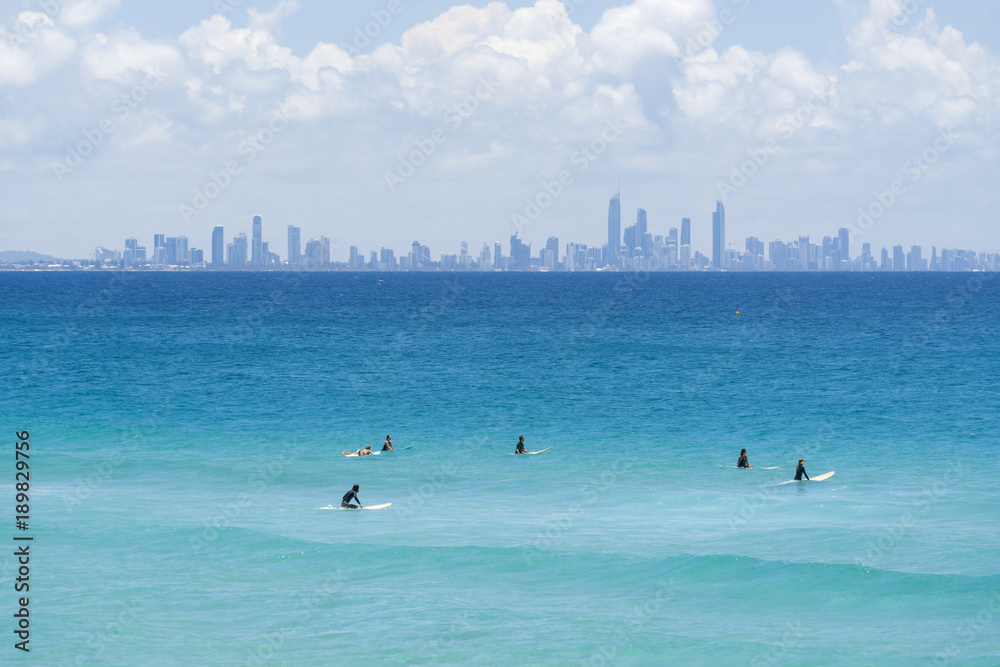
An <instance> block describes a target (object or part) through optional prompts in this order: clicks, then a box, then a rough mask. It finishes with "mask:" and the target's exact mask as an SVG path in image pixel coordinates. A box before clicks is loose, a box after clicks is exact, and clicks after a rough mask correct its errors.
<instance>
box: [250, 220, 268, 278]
mask: <svg viewBox="0 0 1000 667" xmlns="http://www.w3.org/2000/svg"><path fill="white" fill-rule="evenodd" d="M262 228H263V225H262V224H261V219H260V216H259V215H255V216H254V217H253V247H252V248H251V255H250V263H251V264H252V265H253V266H264V265H265V264H267V260H266V259H265V257H264V238H263V229H262Z"/></svg>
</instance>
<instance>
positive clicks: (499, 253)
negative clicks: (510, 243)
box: [493, 241, 503, 269]
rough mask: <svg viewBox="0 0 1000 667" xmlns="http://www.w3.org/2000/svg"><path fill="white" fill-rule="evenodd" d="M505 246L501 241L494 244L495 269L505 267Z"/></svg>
mask: <svg viewBox="0 0 1000 667" xmlns="http://www.w3.org/2000/svg"><path fill="white" fill-rule="evenodd" d="M502 260H503V246H502V245H500V242H499V241H496V242H495V243H494V244H493V268H495V269H499V268H500V267H501V266H502V265H503V261H502Z"/></svg>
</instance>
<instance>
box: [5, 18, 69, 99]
mask: <svg viewBox="0 0 1000 667" xmlns="http://www.w3.org/2000/svg"><path fill="white" fill-rule="evenodd" d="M75 50H76V41H75V40H74V39H73V38H72V37H70V36H69V35H67V34H65V33H64V32H62V31H61V30H59V29H58V28H57V27H56V26H55V24H54V23H53V21H52V19H51V18H49V17H48V16H47V15H45V14H43V13H41V12H31V11H29V12H21V13H20V14H18V15H17V17H16V18H15V20H14V25H13V26H12V27H11V28H10V29H4V31H3V34H2V35H0V87H4V86H26V85H29V84H32V83H35V82H36V81H38V79H39V78H41V77H42V76H45V75H46V74H47V73H49V72H51V71H53V70H55V69H57V68H59V67H60V66H62V65H64V64H65V63H66V62H68V61H69V59H70V57H71V56H72V55H73V53H74V51H75Z"/></svg>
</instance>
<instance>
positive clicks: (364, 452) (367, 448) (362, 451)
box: [341, 445, 375, 456]
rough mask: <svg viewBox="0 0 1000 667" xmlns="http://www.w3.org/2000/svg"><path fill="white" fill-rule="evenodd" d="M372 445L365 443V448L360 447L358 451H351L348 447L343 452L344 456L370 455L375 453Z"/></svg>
mask: <svg viewBox="0 0 1000 667" xmlns="http://www.w3.org/2000/svg"><path fill="white" fill-rule="evenodd" d="M374 453H375V452H373V451H372V446H371V445H365V448H364V449H359V450H358V451H356V452H349V451H347V450H346V449H345V450H344V451H342V452H341V454H343V455H344V456H368V455H369V454H374Z"/></svg>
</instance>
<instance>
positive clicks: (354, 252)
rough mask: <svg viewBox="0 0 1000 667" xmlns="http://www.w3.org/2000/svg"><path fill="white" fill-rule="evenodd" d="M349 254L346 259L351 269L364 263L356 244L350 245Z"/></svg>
mask: <svg viewBox="0 0 1000 667" xmlns="http://www.w3.org/2000/svg"><path fill="white" fill-rule="evenodd" d="M350 253H351V256H350V259H348V260H347V265H348V266H349V267H351V268H352V269H360V268H361V265H362V264H363V263H364V259H362V257H361V253H359V252H358V246H356V245H352V246H351V250H350Z"/></svg>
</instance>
